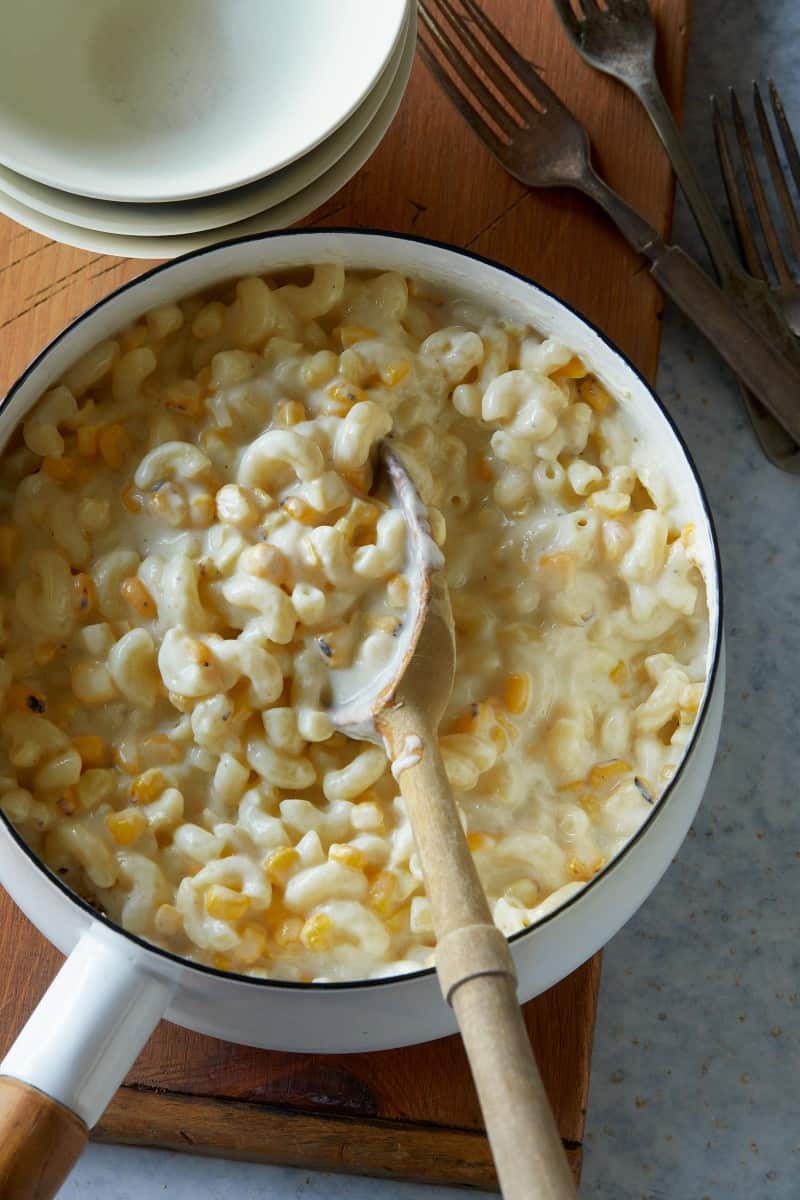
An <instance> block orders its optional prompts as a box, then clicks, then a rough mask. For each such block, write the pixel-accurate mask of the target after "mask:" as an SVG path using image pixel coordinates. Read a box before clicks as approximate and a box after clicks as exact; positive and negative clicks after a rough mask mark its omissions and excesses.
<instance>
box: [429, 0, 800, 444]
mask: <svg viewBox="0 0 800 1200" xmlns="http://www.w3.org/2000/svg"><path fill="white" fill-rule="evenodd" d="M462 8H463V10H464V13H465V14H466V15H467V16H468V17H469V21H467V20H464V19H463V18H462V17H460V16H459V14H458V13H457V12H456V10H455V9H454V7H453V5H452V3H451V0H439V4H438V9H437V10H435V9H434V8H433V7H432V5H431V4H430V3H429V2H428V0H420V16H421V18H422V28H423V30H424V31H425V34H426V40H422V42H421V46H420V49H421V53H422V56H423V58H424V60H425V62H426V63H427V65H428V67H429V69H430V70H431V71H432V72H433V74H434V76H435V77H436V79H437V80H438V82H439V84H440V85H441V87H442V88H443V89H444V90H445V92H446V93H447V94H448V95H449V96H450V98H451V100H452V101H453V103H454V104H455V105H456V107H457V108H458V109H459V111H460V112H461V114H462V116H463V117H464V118H465V119H466V120H467V122H468V123H469V124H470V125H471V126H472V128H473V129H474V130H475V132H476V133H477V134H478V136H479V137H480V138H481V139H482V140H483V141H484V143H485V144H486V145H487V147H488V148H489V150H490V151H491V153H492V154H493V155H494V156H495V158H497V159H498V161H499V162H500V163H502V165H503V166H504V167H505V168H506V170H507V171H509V172H510V173H511V174H512V175H513V176H514V177H515V178H517V179H519V180H520V181H521V182H522V183H525V184H527V185H528V186H529V187H573V188H576V189H577V190H578V191H581V192H584V193H585V194H586V195H587V196H589V197H591V198H592V199H593V200H595V201H596V203H598V204H599V205H600V206H601V208H603V209H604V210H605V212H606V213H607V214H608V216H609V217H610V218H611V220H612V221H613V222H614V224H615V225H616V226H617V228H618V229H619V230H620V232H621V233H622V234H623V236H624V237H625V238H627V240H628V241H629V242H630V244H631V245H632V246H633V247H634V249H635V250H637V251H638V252H639V253H640V254H642V255H644V257H645V258H647V259H649V261H650V264H651V265H650V272H651V274H652V275H653V277H654V278H655V279H656V281H657V282H658V283H659V285H660V286H661V288H662V289H663V290H664V291H665V292H666V293H667V295H668V296H670V297H671V298H672V300H673V301H674V302H675V303H676V304H677V305H678V307H679V308H681V309H682V310H683V312H684V313H685V314H686V315H687V316H688V317H689V318H690V320H692V321H693V322H694V324H695V325H696V326H697V327H698V329H700V331H701V332H702V333H703V334H705V336H706V337H707V338H708V340H709V341H710V342H711V343H712V345H713V346H715V348H716V349H717V351H718V352H719V354H720V355H721V356H722V357H723V358H724V359H725V361H726V362H727V363H728V365H729V366H730V367H732V368H733V370H734V371H735V372H736V373H737V375H739V376H740V377H741V379H742V380H743V381H744V382H745V383H746V384H747V386H748V387H749V388H750V389H751V391H752V392H754V393H755V395H756V396H757V397H758V398H759V400H761V401H762V403H763V404H764V405H765V406H766V407H767V408H768V409H769V411H770V412H771V413H772V414H773V416H774V417H775V418H776V419H777V420H778V421H779V422H780V424H781V425H782V426H783V428H784V429H785V430H786V432H787V433H788V434H790V435H791V437H792V438H794V440H795V441H796V442H800V366H797V367H796V366H795V365H794V364H793V362H790V361H789V360H788V358H787V356H786V355H785V354H784V353H783V352H782V350H779V349H778V348H777V345H776V344H774V343H773V342H772V341H771V340H769V339H768V338H767V337H766V336H765V335H764V334H763V333H761V332H760V331H759V330H757V329H756V328H755V327H754V326H753V325H751V324H750V323H749V322H748V320H746V319H745V318H744V317H743V316H742V315H741V313H740V312H739V311H737V309H736V308H735V307H734V305H733V304H732V303H731V301H730V300H728V299H727V298H726V297H725V295H724V294H723V293H722V292H721V291H720V289H719V288H718V287H717V286H716V284H715V283H714V282H713V281H712V280H711V279H710V278H709V276H708V275H706V273H705V272H704V271H703V270H702V269H701V268H700V267H699V266H698V265H697V263H695V262H694V261H693V260H692V259H691V258H690V257H689V255H688V254H686V253H684V251H682V250H680V249H679V248H678V247H676V246H669V245H666V244H665V243H664V241H663V239H662V238H661V235H660V234H659V233H658V231H657V230H656V229H654V228H653V227H652V226H651V225H649V224H648V223H647V222H646V221H645V220H644V218H643V217H641V216H640V215H639V213H637V212H636V210H635V209H633V208H631V206H630V205H629V204H627V203H626V202H625V201H624V200H623V199H622V198H621V197H620V196H618V195H617V193H616V192H614V191H612V189H611V188H610V187H609V186H608V184H606V183H605V181H604V180H602V179H601V178H600V177H599V176H598V175H597V173H596V171H595V170H594V168H593V166H592V163H591V158H590V150H589V139H588V137H587V134H586V130H585V129H584V128H583V126H582V125H581V124H580V122H579V121H578V120H577V119H576V118H575V117H574V116H573V115H572V113H571V112H570V111H569V110H568V109H567V108H566V107H565V106H564V105H563V104H562V103H561V101H560V100H559V99H558V98H557V96H556V95H555V93H554V92H552V91H551V90H550V88H548V87H547V85H546V84H545V83H544V82H543V80H542V79H541V77H540V76H539V73H538V71H537V70H536V68H535V67H534V66H533V65H532V64H531V63H529V62H528V61H527V59H525V58H523V57H522V55H521V54H519V53H518V52H517V50H515V49H514V47H513V46H512V45H511V44H510V42H508V41H507V40H506V38H504V37H503V35H502V34H501V33H500V31H499V30H498V29H497V27H496V26H495V25H494V24H492V22H491V21H490V20H489V18H488V17H487V16H486V15H485V14H484V13H483V12H482V11H481V9H480V8H479V7H478V6H477V4H475V2H474V0H462ZM438 12H441V13H443V14H444V19H442V17H441V16H440V15H437V13H438ZM473 26H474V29H473ZM474 30H479V31H480V33H481V35H482V38H483V39H484V40H481V38H480V37H479V36H478V34H477V32H475V31H474ZM489 46H491V48H492V51H493V52H492V51H490V50H489V49H488V47H489ZM434 48H435V49H436V51H437V52H438V54H440V55H441V57H442V59H443V60H444V61H445V62H447V63H448V64H449V66H450V68H451V69H452V72H453V74H452V75H451V74H450V72H449V71H448V70H446V69H445V67H444V66H443V65H442V62H441V61H440V59H439V58H438V57H437V54H436V53H434ZM473 62H475V63H478V64H479V65H480V67H481V68H482V70H483V71H485V73H486V78H487V80H489V81H491V84H492V87H493V88H494V89H495V90H491V89H490V88H489V87H487V84H486V83H485V82H484V80H483V79H482V78H481V76H480V75H479V74H478V72H477V71H476V69H475V67H474V66H473ZM456 79H458V80H459V81H460V84H461V86H459V84H457V83H456ZM529 95H530V96H532V97H533V98H534V102H532V101H531V100H530V99H529V98H528V96H529ZM498 96H499V97H502V99H503V103H501V100H500V99H498ZM756 282H757V281H756ZM757 286H758V287H760V288H761V289H762V290H763V293H764V295H765V296H766V297H768V299H769V302H770V304H771V303H772V300H771V297H769V292H768V290H767V289H766V288H765V287H764V285H763V284H761V283H758V282H757ZM776 311H777V310H776ZM781 322H782V318H781ZM789 336H790V338H791V334H790V335H789ZM791 340H792V343H793V344H794V339H793V338H791ZM795 348H797V347H796V346H795Z"/></svg>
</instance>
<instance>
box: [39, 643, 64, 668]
mask: <svg viewBox="0 0 800 1200" xmlns="http://www.w3.org/2000/svg"><path fill="white" fill-rule="evenodd" d="M57 654H58V643H57V642H39V644H38V646H36V648H35V650H34V652H33V656H34V658H35V659H36V665H37V666H39V667H46V666H47V664H48V663H51V662H52V661H53V659H54V658H55V656H56V655H57Z"/></svg>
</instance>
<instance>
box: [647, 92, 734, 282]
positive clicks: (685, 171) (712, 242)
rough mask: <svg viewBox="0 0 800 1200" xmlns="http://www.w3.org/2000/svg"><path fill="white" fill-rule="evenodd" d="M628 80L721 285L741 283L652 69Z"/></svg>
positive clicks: (728, 244)
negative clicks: (648, 119)
mask: <svg viewBox="0 0 800 1200" xmlns="http://www.w3.org/2000/svg"><path fill="white" fill-rule="evenodd" d="M629 82H630V86H631V88H632V89H633V91H634V92H635V93H636V95H637V96H638V98H639V100H640V101H641V103H642V105H643V106H644V108H645V110H646V112H647V115H648V116H649V118H650V120H651V121H652V123H653V125H654V127H655V130H656V133H657V134H658V136H659V137H660V138H661V141H662V143H663V146H664V149H665V150H666V152H667V157H668V158H669V160H670V162H671V164H672V169H673V170H674V172H675V174H676V175H677V177H678V182H679V183H680V185H681V187H682V189H683V193H684V195H685V196H686V200H687V202H688V204H689V207H690V209H691V210H692V213H693V215H694V219H695V221H696V222H697V225H698V228H699V230H700V232H701V234H702V235H703V241H704V242H705V244H706V246H707V248H708V253H709V254H710V256H711V261H712V262H713V264H714V266H715V268H716V270H717V273H718V275H719V277H720V282H721V284H722V287H723V288H726V287H727V285H728V283H729V282H730V281H732V280H734V279H735V280H736V281H737V282H738V283H741V281H742V280H743V279H745V278H749V276H747V273H746V272H745V270H744V268H743V267H742V265H741V263H740V262H739V260H738V258H737V257H736V252H735V250H734V248H733V246H732V245H731V242H730V239H729V237H728V235H727V234H726V232H725V230H724V229H723V227H722V223H721V221H720V219H719V217H718V216H717V213H716V210H715V209H714V205H713V204H712V203H711V199H710V197H709V195H708V192H707V191H706V189H705V188H704V186H703V184H702V183H701V181H700V177H699V176H698V174H697V172H696V171H695V169H694V166H693V164H692V160H691V159H690V158H689V155H688V154H687V152H686V144H685V142H684V140H683V137H682V135H681V132H680V130H679V129H678V126H677V124H676V122H675V118H674V117H673V115H672V110H671V108H670V106H669V105H668V104H667V100H666V97H665V95H664V93H663V92H662V90H661V85H660V84H659V82H658V80H657V79H656V77H655V72H653V74H652V76H650V75H648V76H647V77H643V78H635V79H631V80H630V81H629ZM744 286H745V287H746V286H747V284H746V283H745V285H744Z"/></svg>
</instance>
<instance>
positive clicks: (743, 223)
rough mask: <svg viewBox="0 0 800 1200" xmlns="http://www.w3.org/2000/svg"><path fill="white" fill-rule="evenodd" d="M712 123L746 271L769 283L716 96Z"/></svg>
mask: <svg viewBox="0 0 800 1200" xmlns="http://www.w3.org/2000/svg"><path fill="white" fill-rule="evenodd" d="M711 123H712V126H713V129H714V142H715V144H716V147H717V158H718V159H719V166H720V171H721V172H722V182H723V183H724V184H725V194H726V196H727V197H728V207H729V208H730V210H731V217H732V218H733V223H734V225H735V226H736V234H737V236H738V238H739V242H740V244H741V247H742V251H743V252H744V257H745V261H746V263H747V269H748V271H749V272H750V274H751V275H755V277H756V278H757V279H763V280H764V282H765V283H766V282H767V272H766V270H765V269H764V264H763V262H762V261H761V255H760V254H759V252H758V246H757V244H756V239H755V234H754V233H753V226H752V225H751V223H750V217H749V216H748V213H747V208H746V206H745V203H744V199H743V198H742V193H741V189H740V188H739V182H738V180H737V178H736V171H735V170H734V166H733V159H732V158H731V150H730V146H729V145H728V135H727V134H726V132H725V124H724V122H723V120H722V114H721V113H720V111H719V105H718V104H717V98H716V96H712V97H711Z"/></svg>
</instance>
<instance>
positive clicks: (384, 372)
mask: <svg viewBox="0 0 800 1200" xmlns="http://www.w3.org/2000/svg"><path fill="white" fill-rule="evenodd" d="M410 370H411V363H410V362H408V361H407V360H406V359H401V361H400V362H393V363H387V364H386V366H385V367H381V372H380V376H381V382H382V383H385V384H386V386H387V387H397V385H398V383H402V382H403V380H404V379H405V377H406V375H408V373H409V371H410Z"/></svg>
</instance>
